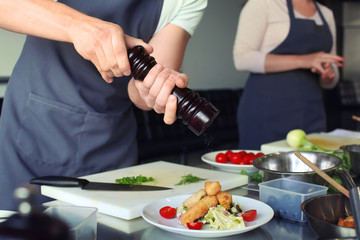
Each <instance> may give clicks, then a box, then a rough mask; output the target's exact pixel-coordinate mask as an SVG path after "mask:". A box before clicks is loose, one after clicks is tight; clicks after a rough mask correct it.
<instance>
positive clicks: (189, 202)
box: [183, 189, 206, 208]
mask: <svg viewBox="0 0 360 240" xmlns="http://www.w3.org/2000/svg"><path fill="white" fill-rule="evenodd" d="M205 196H206V191H205V189H200V190H199V191H197V193H194V194H193V195H191V196H190V197H189V198H187V199H186V200H185V201H184V202H183V206H184V207H187V208H191V206H192V205H194V204H195V203H197V202H198V201H200V199H202V198H203V197H205Z"/></svg>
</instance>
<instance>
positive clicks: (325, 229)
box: [301, 194, 356, 239]
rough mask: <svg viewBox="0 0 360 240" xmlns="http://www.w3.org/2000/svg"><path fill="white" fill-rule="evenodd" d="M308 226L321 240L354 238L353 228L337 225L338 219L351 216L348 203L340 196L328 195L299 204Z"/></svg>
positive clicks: (347, 200)
mask: <svg viewBox="0 0 360 240" xmlns="http://www.w3.org/2000/svg"><path fill="white" fill-rule="evenodd" d="M301 210H302V211H303V212H304V214H305V215H306V218H307V221H308V224H309V225H310V226H311V228H312V229H313V230H314V231H315V232H316V233H317V234H318V235H319V236H320V238H321V239H329V238H331V239H335V238H355V237H356V231H355V229H354V228H347V227H342V226H339V225H337V222H338V221H339V218H341V217H342V218H345V217H347V216H348V215H351V211H350V202H349V199H347V198H346V197H345V196H344V195H342V194H329V195H322V196H317V197H313V198H310V199H308V200H306V201H304V202H303V203H302V204H301Z"/></svg>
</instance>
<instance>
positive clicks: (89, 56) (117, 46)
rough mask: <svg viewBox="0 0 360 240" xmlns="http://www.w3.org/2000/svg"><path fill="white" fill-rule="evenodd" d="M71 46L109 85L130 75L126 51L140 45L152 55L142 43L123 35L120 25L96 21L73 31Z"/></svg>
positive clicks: (149, 49)
mask: <svg viewBox="0 0 360 240" xmlns="http://www.w3.org/2000/svg"><path fill="white" fill-rule="evenodd" d="M72 42H73V44H74V46H75V49H76V51H77V52H78V53H79V54H80V55H81V56H82V57H83V58H85V59H86V60H89V61H91V62H92V63H93V64H94V65H95V67H96V68H97V70H98V71H99V73H100V74H101V76H102V78H103V79H104V80H105V81H106V82H108V83H111V82H112V81H113V78H114V77H122V76H129V75H130V74H131V69H130V64H129V59H128V55H127V48H131V47H134V46H135V45H142V46H144V48H145V50H146V52H148V53H151V52H152V51H153V48H152V47H151V46H150V45H148V44H147V43H145V42H144V41H143V40H141V39H137V38H133V37H130V36H128V35H126V34H124V31H123V29H122V28H121V27H120V26H119V25H116V24H114V23H110V22H106V21H103V20H100V19H97V18H91V20H88V21H86V22H82V24H80V25H78V26H76V27H75V28H74V30H73V31H72Z"/></svg>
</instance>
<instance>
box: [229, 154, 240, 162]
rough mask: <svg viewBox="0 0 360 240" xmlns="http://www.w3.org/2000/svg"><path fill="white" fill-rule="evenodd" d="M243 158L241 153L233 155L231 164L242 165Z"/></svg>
mask: <svg viewBox="0 0 360 240" xmlns="http://www.w3.org/2000/svg"><path fill="white" fill-rule="evenodd" d="M240 161H241V156H240V154H239V153H233V154H232V155H231V157H230V162H232V163H233V164H240Z"/></svg>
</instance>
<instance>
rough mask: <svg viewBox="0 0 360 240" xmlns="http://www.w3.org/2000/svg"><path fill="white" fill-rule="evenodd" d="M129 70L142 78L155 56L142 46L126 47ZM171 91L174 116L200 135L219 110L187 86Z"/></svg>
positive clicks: (137, 77) (153, 61)
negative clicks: (174, 101) (174, 98)
mask: <svg viewBox="0 0 360 240" xmlns="http://www.w3.org/2000/svg"><path fill="white" fill-rule="evenodd" d="M128 57H129V61H130V65H131V72H132V75H133V77H134V78H135V79H136V80H141V81H142V80H144V78H145V77H146V75H147V74H148V72H149V71H150V69H151V68H152V67H154V66H155V65H156V61H155V58H154V57H152V56H150V55H149V54H148V53H146V51H145V49H144V47H143V46H140V45H139V46H135V47H133V48H130V49H128ZM172 93H173V94H174V95H175V96H176V97H177V101H178V104H177V113H176V116H177V118H179V119H182V122H183V123H184V124H185V125H187V126H188V128H189V129H190V130H191V131H193V132H194V133H195V134H196V135H197V136H200V135H201V134H202V133H203V132H204V131H205V130H206V129H207V128H208V127H209V126H210V125H211V123H212V122H213V121H214V119H215V118H216V117H217V115H218V114H219V110H218V109H217V108H216V107H215V106H214V105H212V104H211V103H210V102H208V101H207V100H206V99H205V98H203V97H200V96H199V94H198V93H197V92H194V91H192V90H191V89H189V88H178V87H175V88H174V89H173V91H172Z"/></svg>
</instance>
